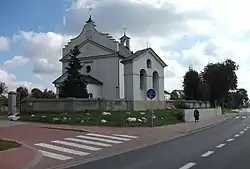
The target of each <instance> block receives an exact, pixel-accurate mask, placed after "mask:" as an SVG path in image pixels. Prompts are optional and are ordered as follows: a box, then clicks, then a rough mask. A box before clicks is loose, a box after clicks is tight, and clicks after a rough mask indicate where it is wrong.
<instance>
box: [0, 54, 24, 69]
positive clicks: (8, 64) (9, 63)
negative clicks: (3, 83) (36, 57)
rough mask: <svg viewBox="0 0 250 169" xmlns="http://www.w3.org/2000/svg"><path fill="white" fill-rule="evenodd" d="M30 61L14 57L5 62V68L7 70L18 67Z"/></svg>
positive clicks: (21, 57)
mask: <svg viewBox="0 0 250 169" xmlns="http://www.w3.org/2000/svg"><path fill="white" fill-rule="evenodd" d="M28 61H29V59H28V58H25V57H23V56H14V57H13V58H12V59H11V60H6V61H4V64H3V66H4V67H6V68H13V67H18V66H22V65H24V64H26V63H27V62H28Z"/></svg>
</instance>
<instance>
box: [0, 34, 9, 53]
mask: <svg viewBox="0 0 250 169" xmlns="http://www.w3.org/2000/svg"><path fill="white" fill-rule="evenodd" d="M7 49H9V39H8V38H6V37H3V36H0V51H5V50H7Z"/></svg>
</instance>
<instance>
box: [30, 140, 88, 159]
mask: <svg viewBox="0 0 250 169" xmlns="http://www.w3.org/2000/svg"><path fill="white" fill-rule="evenodd" d="M35 145H36V146H40V147H44V148H48V149H53V150H57V151H61V152H64V153H69V154H75V155H80V156H85V155H88V154H89V153H86V152H82V151H77V150H72V149H68V148H64V147H59V146H54V145H51V144H46V143H38V144H35Z"/></svg>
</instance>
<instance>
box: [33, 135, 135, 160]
mask: <svg viewBox="0 0 250 169" xmlns="http://www.w3.org/2000/svg"><path fill="white" fill-rule="evenodd" d="M137 138H138V137H137V136H131V135H125V134H112V135H105V134H97V133H87V134H85V135H78V136H75V137H67V138H64V139H63V140H54V141H51V142H50V143H37V144H34V145H35V146H36V147H37V148H38V151H39V152H40V153H42V155H43V156H45V157H48V158H52V159H55V160H70V159H73V158H74V156H86V155H89V154H91V153H92V152H96V151H100V150H102V149H104V148H108V147H111V146H113V145H116V144H122V143H124V142H127V141H130V140H132V139H137Z"/></svg>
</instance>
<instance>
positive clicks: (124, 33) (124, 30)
mask: <svg viewBox="0 0 250 169" xmlns="http://www.w3.org/2000/svg"><path fill="white" fill-rule="evenodd" d="M122 30H123V35H124V36H126V30H127V28H123V29H122Z"/></svg>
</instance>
